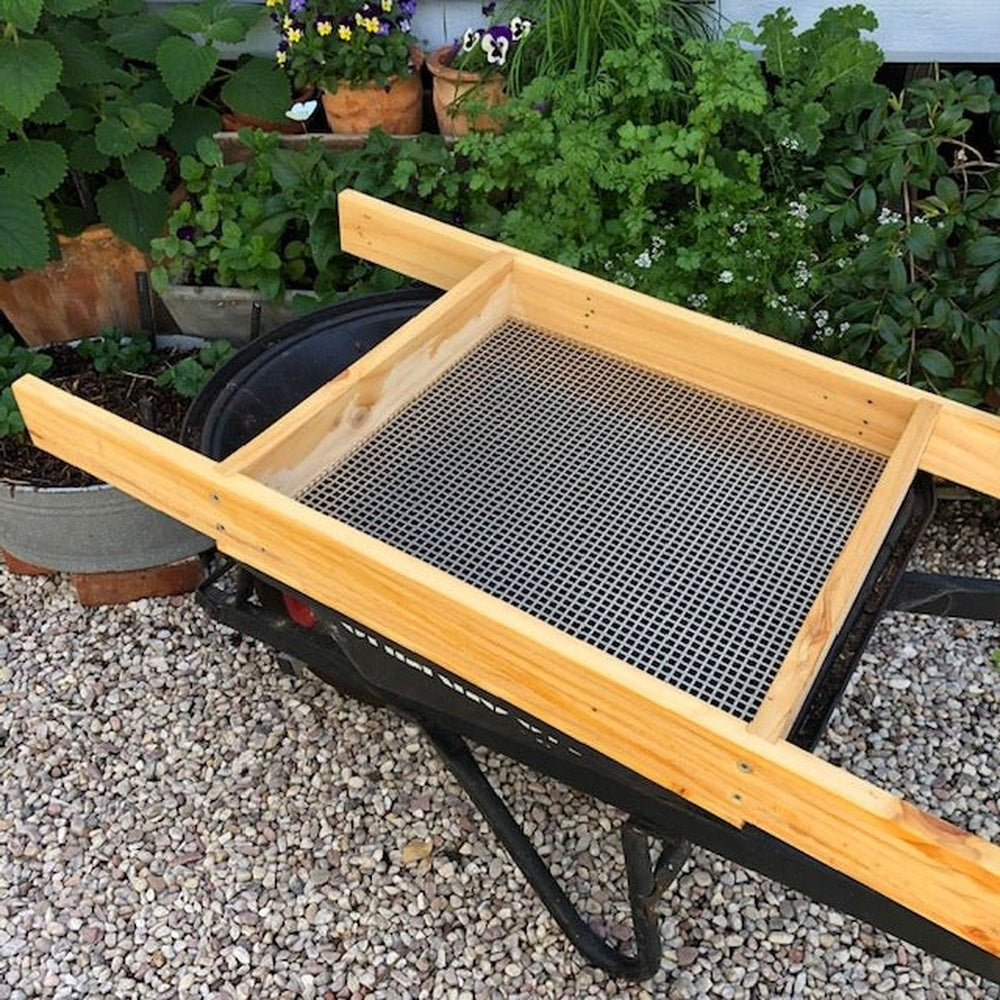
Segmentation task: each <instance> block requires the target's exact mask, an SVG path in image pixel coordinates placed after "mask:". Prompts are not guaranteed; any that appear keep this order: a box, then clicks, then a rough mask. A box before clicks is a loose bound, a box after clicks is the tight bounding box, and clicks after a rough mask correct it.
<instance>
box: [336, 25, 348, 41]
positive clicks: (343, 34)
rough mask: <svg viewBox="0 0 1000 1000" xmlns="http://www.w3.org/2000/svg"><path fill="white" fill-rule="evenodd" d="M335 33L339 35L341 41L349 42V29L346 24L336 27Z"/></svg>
mask: <svg viewBox="0 0 1000 1000" xmlns="http://www.w3.org/2000/svg"><path fill="white" fill-rule="evenodd" d="M337 34H338V35H339V36H340V39H341V41H344V42H349V41H350V40H351V29H350V28H349V27H348V26H347V25H346V24H342V25H340V27H339V28H337Z"/></svg>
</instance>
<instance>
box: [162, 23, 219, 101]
mask: <svg viewBox="0 0 1000 1000" xmlns="http://www.w3.org/2000/svg"><path fill="white" fill-rule="evenodd" d="M218 63H219V53H218V52H217V51H216V50H215V49H213V48H211V47H209V46H207V45H199V44H198V43H197V42H194V41H192V40H191V39H190V38H181V37H178V36H174V37H173V38H167V39H164V41H162V42H161V43H160V45H159V46H158V48H157V50H156V68H157V69H158V70H159V71H160V74H161V75H162V77H163V82H164V83H165V84H166V85H167V87H168V89H169V90H170V93H171V94H173V96H174V99H175V100H177V101H187V100H190V99H191V98H192V97H194V96H195V94H197V93H198V92H199V91H200V90H202V89H203V88H204V87H205V86H206V85H207V84H208V82H209V80H211V79H212V74H213V73H215V67H216V66H217V65H218Z"/></svg>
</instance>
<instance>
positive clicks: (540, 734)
mask: <svg viewBox="0 0 1000 1000" xmlns="http://www.w3.org/2000/svg"><path fill="white" fill-rule="evenodd" d="M340 624H341V626H342V628H343V629H344V631H346V632H348V633H350V634H351V635H353V636H354V637H355V638H356V639H362V640H365V641H367V642H368V645H370V646H375V647H376V648H378V649H381V650H382V651H383V652H384V653H387V654H388V655H389V656H391V657H393V658H394V659H397V660H399V662H400V663H405V664H406V665H407V666H408V667H412V668H413V669H414V670H418V671H420V673H422V674H424V675H425V676H426V677H431V678H433V679H434V680H436V681H437V682H438V683H439V684H443V685H444V686H445V687H446V688H448V689H449V690H451V691H454V692H455V693H456V694H461V695H464V696H465V697H466V698H468V699H469V701H472V702H475V703H476V704H477V705H481V706H482V707H483V708H485V709H488V710H489V711H490V712H492V713H493V714H494V715H506V716H509V717H510V719H511V721H513V722H516V723H517V724H518V725H519V726H521V728H522V729H527V730H528V732H529V733H531V734H532V735H533V736H534V737H535V741H536V742H537V743H540V744H541V745H542V746H545V745H549V746H561V747H562V748H563V749H564V750H566V751H568V752H569V753H571V754H575V755H576V756H577V757H579V756H581V754H580V751H579V750H577V749H576V747H574V746H570V745H569V744H568V743H566V742H564V741H563V740H560V739H559V738H558V737H556V736H553V735H552V734H551V733H547V732H545V731H544V730H542V729H539V728H538V726H536V725H535V724H534V723H532V722H530V721H529V720H528V719H525V718H524V717H522V716H519V715H512V714H511V712H510V711H509V710H508V709H506V708H504V707H503V705H498V704H496V702H493V701H490V699H489V698H487V697H486V695H484V694H481V693H480V692H479V691H472V690H470V689H469V688H467V687H465V685H464V684H460V683H459V682H458V681H457V680H455V679H454V678H453V677H449V676H448V675H447V674H445V673H442V672H441V671H440V670H436V669H435V668H434V667H432V666H431V665H430V664H428V663H421V662H420V661H419V660H415V659H414V658H413V657H412V656H410V655H409V654H408V653H404V652H403V651H402V650H401V649H396V648H395V647H394V646H390V645H389V643H387V642H386V641H385V640H384V639H380V638H379V637H378V636H377V635H372V634H371V633H370V632H366V631H365V630H364V629H361V628H358V626H357V625H352V624H351V623H350V622H345V621H344V620H343V619H341V620H340Z"/></svg>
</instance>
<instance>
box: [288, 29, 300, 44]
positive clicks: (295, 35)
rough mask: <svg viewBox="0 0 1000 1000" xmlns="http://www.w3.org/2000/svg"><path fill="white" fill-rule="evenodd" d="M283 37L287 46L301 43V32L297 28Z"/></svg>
mask: <svg viewBox="0 0 1000 1000" xmlns="http://www.w3.org/2000/svg"><path fill="white" fill-rule="evenodd" d="M285 37H286V38H287V39H288V44H289V45H294V44H295V43H296V42H301V41H302V32H301V31H299V29H298V28H292V30H291V31H289V32H288V34H287V35H285Z"/></svg>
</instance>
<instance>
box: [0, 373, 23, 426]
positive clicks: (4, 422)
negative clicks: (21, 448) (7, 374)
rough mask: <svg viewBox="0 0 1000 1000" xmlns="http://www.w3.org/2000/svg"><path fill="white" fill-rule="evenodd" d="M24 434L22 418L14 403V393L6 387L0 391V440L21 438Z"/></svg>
mask: <svg viewBox="0 0 1000 1000" xmlns="http://www.w3.org/2000/svg"><path fill="white" fill-rule="evenodd" d="M24 432H25V426H24V418H23V417H22V416H21V411H20V410H19V409H18V408H17V403H16V402H15V401H14V393H13V392H12V391H11V388H10V386H7V387H5V388H4V389H3V390H0V438H21V437H23V435H24Z"/></svg>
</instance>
